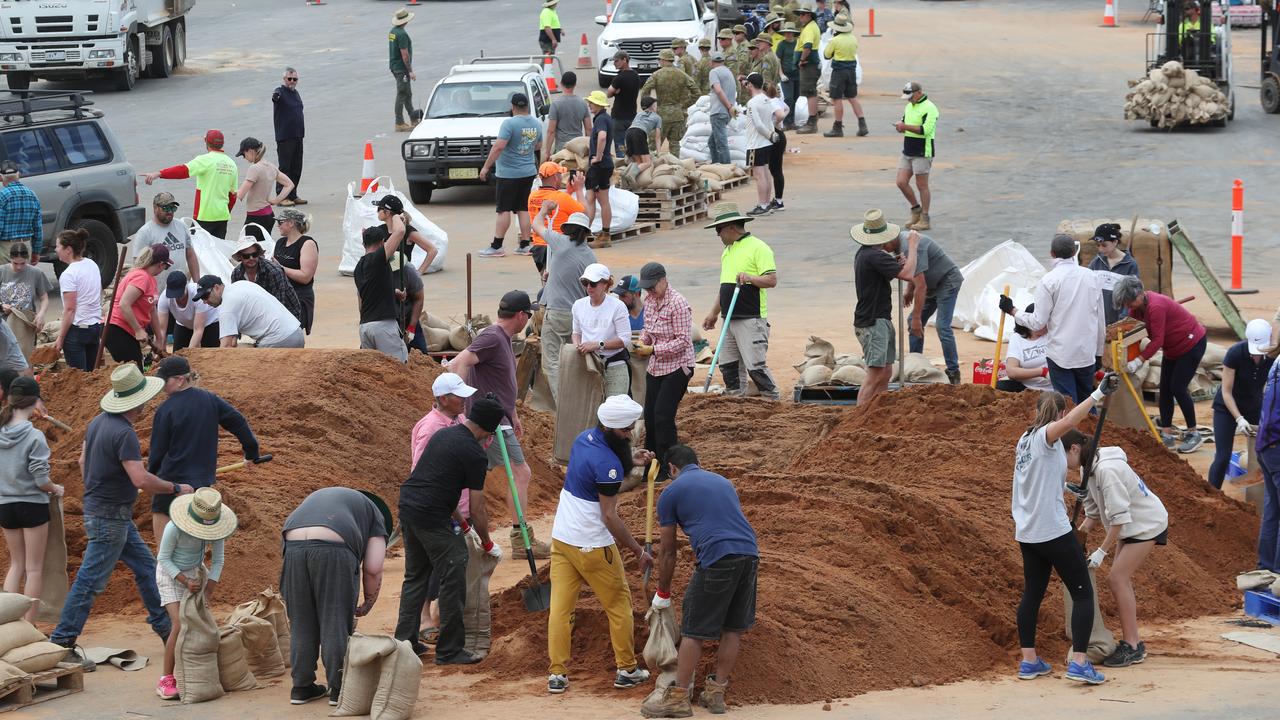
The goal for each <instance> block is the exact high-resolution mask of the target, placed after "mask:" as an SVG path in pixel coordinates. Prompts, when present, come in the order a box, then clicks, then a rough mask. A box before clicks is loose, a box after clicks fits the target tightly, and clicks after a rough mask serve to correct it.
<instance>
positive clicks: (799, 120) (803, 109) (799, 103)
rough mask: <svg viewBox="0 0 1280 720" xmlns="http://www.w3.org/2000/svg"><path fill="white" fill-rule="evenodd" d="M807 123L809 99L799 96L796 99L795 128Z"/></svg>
mask: <svg viewBox="0 0 1280 720" xmlns="http://www.w3.org/2000/svg"><path fill="white" fill-rule="evenodd" d="M807 122H809V98H807V97H805V96H803V95H801V96H800V97H798V98H796V127H799V126H801V125H804V124H805V123H807Z"/></svg>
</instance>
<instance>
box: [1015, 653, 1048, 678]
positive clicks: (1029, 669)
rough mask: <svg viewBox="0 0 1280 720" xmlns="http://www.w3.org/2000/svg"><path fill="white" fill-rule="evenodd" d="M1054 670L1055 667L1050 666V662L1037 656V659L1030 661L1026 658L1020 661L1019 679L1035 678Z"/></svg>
mask: <svg viewBox="0 0 1280 720" xmlns="http://www.w3.org/2000/svg"><path fill="white" fill-rule="evenodd" d="M1051 672H1053V668H1051V667H1049V663H1047V662H1045V661H1044V660H1041V659H1040V658H1036V661H1035V662H1033V663H1029V662H1027V661H1026V660H1023V661H1022V662H1020V663H1018V679H1019V680H1035V679H1036V678H1038V677H1040V676H1041V675H1048V674H1049V673H1051Z"/></svg>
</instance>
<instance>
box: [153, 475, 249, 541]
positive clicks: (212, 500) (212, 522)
mask: <svg viewBox="0 0 1280 720" xmlns="http://www.w3.org/2000/svg"><path fill="white" fill-rule="evenodd" d="M169 521H170V522H172V523H173V524H174V525H177V526H178V529H179V530H181V531H182V532H184V533H186V534H188V535H190V536H191V537H193V538H196V539H197V540H207V541H210V542H212V541H214V540H225V539H227V538H228V537H230V536H231V533H234V532H235V531H236V527H238V526H239V520H237V519H236V514H235V513H234V512H232V510H231V508H229V507H227V506H226V505H224V504H222V493H220V492H218V491H217V490H214V489H213V488H211V487H202V488H197V489H196V491H195V492H193V493H188V494H186V495H179V496H178V497H176V498H174V499H173V504H172V505H170V506H169Z"/></svg>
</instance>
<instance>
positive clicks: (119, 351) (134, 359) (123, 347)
mask: <svg viewBox="0 0 1280 720" xmlns="http://www.w3.org/2000/svg"><path fill="white" fill-rule="evenodd" d="M107 352H109V353H111V359H112V360H115V361H116V362H118V363H126V362H131V363H136V364H137V366H138V369H142V344H141V343H139V342H138V339H137V338H135V337H134V336H132V335H130V334H129V331H128V330H125V329H124V328H122V327H120V326H119V325H108V326H107Z"/></svg>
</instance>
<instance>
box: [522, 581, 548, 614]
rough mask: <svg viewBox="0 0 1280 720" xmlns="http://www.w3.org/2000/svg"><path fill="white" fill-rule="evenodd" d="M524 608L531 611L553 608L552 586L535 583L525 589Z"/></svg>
mask: <svg viewBox="0 0 1280 720" xmlns="http://www.w3.org/2000/svg"><path fill="white" fill-rule="evenodd" d="M524 609H525V610H528V611H529V612H542V611H543V610H550V609H551V586H550V585H545V584H538V585H534V586H533V587H531V588H525V589H524Z"/></svg>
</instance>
